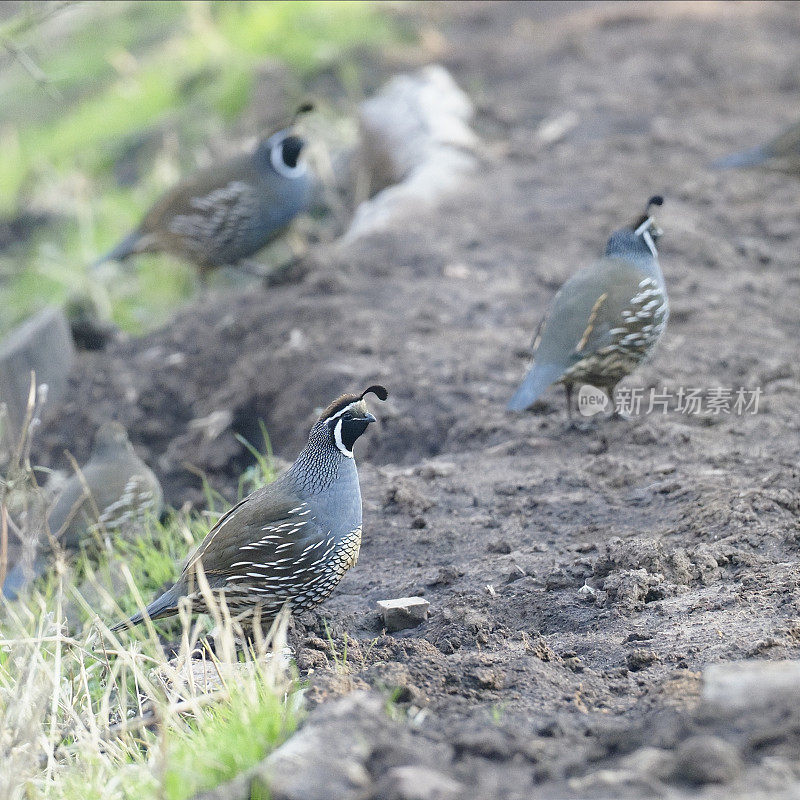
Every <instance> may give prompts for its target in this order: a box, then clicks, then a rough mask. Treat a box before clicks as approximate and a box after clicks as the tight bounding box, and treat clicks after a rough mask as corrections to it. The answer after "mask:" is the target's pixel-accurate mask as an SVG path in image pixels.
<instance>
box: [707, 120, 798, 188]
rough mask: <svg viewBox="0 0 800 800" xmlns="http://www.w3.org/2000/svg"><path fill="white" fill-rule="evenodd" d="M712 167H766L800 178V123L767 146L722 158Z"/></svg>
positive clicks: (763, 145)
mask: <svg viewBox="0 0 800 800" xmlns="http://www.w3.org/2000/svg"><path fill="white" fill-rule="evenodd" d="M712 166H714V167H716V168H717V169H731V168H733V167H764V168H766V169H774V170H778V171H779V172H787V173H788V174H789V175H795V176H800V122H797V123H795V124H794V125H792V126H791V127H790V128H787V129H786V130H785V131H783V133H781V134H779V135H778V136H776V137H775V138H774V139H772V140H771V141H769V142H767V143H766V144H762V145H759V146H758V147H751V148H750V149H749V150H743V151H742V152H740V153H733V154H732V155H729V156H725V157H724V158H720V159H718V160H717V161H715V162H714V163H713V165H712Z"/></svg>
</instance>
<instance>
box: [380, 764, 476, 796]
mask: <svg viewBox="0 0 800 800" xmlns="http://www.w3.org/2000/svg"><path fill="white" fill-rule="evenodd" d="M465 793H466V787H464V786H463V785H462V784H460V783H458V781H456V780H454V779H453V778H450V777H449V776H447V775H444V774H443V773H441V772H439V771H437V770H435V769H430V768H428V767H419V766H412V765H409V766H404V767H393V768H392V769H390V770H389V771H388V772H387V773H386V775H385V776H384V778H383V779H382V780H381V782H380V783H379V784H378V786H377V789H376V792H375V795H374V796H375V797H380V798H381V800H456V798H459V797H464V796H465Z"/></svg>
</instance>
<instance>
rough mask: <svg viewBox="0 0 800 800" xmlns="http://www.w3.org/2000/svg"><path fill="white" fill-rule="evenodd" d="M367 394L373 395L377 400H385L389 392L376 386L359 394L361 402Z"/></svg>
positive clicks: (383, 387) (382, 387)
mask: <svg viewBox="0 0 800 800" xmlns="http://www.w3.org/2000/svg"><path fill="white" fill-rule="evenodd" d="M368 394H374V395H375V396H376V397H377V398H378V400H386V398H387V397H389V392H387V391H386V387H385V386H379V385H378V384H375V386H370V387H369V388H368V389H364V391H363V392H361V399H362V400H363V399H364V398H365V397H366V396H367V395H368Z"/></svg>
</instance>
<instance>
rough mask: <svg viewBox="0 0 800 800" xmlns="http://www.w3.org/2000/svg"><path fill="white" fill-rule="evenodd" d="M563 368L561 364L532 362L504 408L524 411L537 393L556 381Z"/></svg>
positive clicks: (536, 396)
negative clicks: (528, 370)
mask: <svg viewBox="0 0 800 800" xmlns="http://www.w3.org/2000/svg"><path fill="white" fill-rule="evenodd" d="M564 371H565V368H564V367H563V366H561V364H534V365H533V366H532V367H531V370H530V372H529V373H528V374H527V375H526V376H525V380H524V381H522V383H521V384H520V386H519V389H517V391H516V392H515V393H514V396H513V397H512V398H511V399H510V400H509V401H508V405H507V406H506V408H507V409H508V410H509V411H524V410H525V409H526V408H530V407H531V406H532V405H533V404H534V403H535V402H536V399H537V398H538V397H539V395H540V394H541V393H542V392H543V391H544V390H545V389H546V388H547V387H548V386H549V385H550V384H551V383H554V382H555V381H557V380H558V379H559V378H560V377H561V376H562V375H563V374H564Z"/></svg>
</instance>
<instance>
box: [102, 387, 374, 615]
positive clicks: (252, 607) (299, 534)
mask: <svg viewBox="0 0 800 800" xmlns="http://www.w3.org/2000/svg"><path fill="white" fill-rule="evenodd" d="M368 394H375V395H376V396H377V397H378V398H380V399H381V400H386V398H387V397H388V393H387V391H386V389H384V388H383V386H370V387H369V388H368V389H366V390H365V391H364V392H362V393H361V394H360V395H358V394H345V395H342V396H341V397H339V398H338V399H337V400H334V401H333V402H332V403H331V404H330V405H329V406H328V408H326V409H325V411H323V412H322V415H321V416H320V417H319V419H318V420H317V422H316V423H315V424H314V427H313V428H312V429H311V433H310V435H309V437H308V443H307V444H306V447H305V449H304V450H303V451H302V452H301V453H300V455H299V456H298V457H297V460H296V461H295V462H294V464H292V466H291V467H290V468H289V469H288V470H287V471H286V472H284V473H283V474H282V475H281V476H280V477H278V478H277V479H276V480H275V481H274V482H273V483H271V484H268V485H267V486H265V487H263V488H261V489H259V490H258V491H256V492H253V494H251V495H249V496H248V497H246V498H245V499H244V500H242V501H241V502H240V503H239V504H238V505H235V506H234V507H233V508H232V509H231V510H230V511H228V512H227V513H226V514H224V515H223V516H222V517H221V518H220V519H219V521H218V522H217V523H216V525H214V527H213V528H212V529H211V530H210V531H209V532H208V534H207V535H206V537H205V539H204V540H203V541H202V543H201V544H200V546H199V547H198V548H197V550H196V551H195V553H194V554H193V555H192V556H191V558H190V559H189V561H188V562H187V564H186V566H185V567H184V569H183V571H182V573H181V575H180V577H179V578H178V580H177V581H176V582H175V584H174V585H173V586H172V587H171V588H170V589H168V590H167V591H166V592H164V594H162V595H161V596H160V597H158V598H156V599H155V600H154V601H153V602H152V603H150V605H149V606H148V607H147V610H146V613H147V615H148V616H149V617H150V619H159V618H160V617H167V616H171V615H173V614H176V613H177V612H178V604H179V601H180V600H181V598H188V599H189V601H190V602H191V606H192V610H193V611H194V612H196V613H202V612H204V611H208V607H207V602H206V597H205V595H204V593H203V592H202V590H201V586H200V584H199V581H198V573H199V571H200V569H202V574H203V575H204V576H205V579H206V580H207V581H208V587H209V589H210V590H211V591H212V593H213V594H214V595H216V596H217V597H218V598H219V597H220V596H221V597H223V598H224V601H225V604H226V606H227V608H228V609H229V611H230V612H231V614H232V615H233V616H235V617H237V618H241V619H245V618H248V617H249V618H250V619H251V620H252V619H254V618H257V619H258V621H259V623H260V624H262V625H263V624H269V623H270V622H271V621H272V620H273V619H274V618H275V617H276V616H277V614H278V612H279V611H280V610H281V609H282V608H283V607H284V605H287V604H288V606H289V607H290V608H291V609H293V610H295V611H297V610H302V609H308V608H312V607H313V606H316V605H317V604H318V603H321V602H322V601H323V600H325V599H326V598H327V597H328V596H329V595H330V594H331V592H332V591H333V590H334V588H335V587H336V586H337V585H338V583H339V581H341V579H342V577H343V576H344V574H345V572H347V570H348V569H350V568H351V567H352V566H354V565H355V563H356V560H357V559H358V552H359V548H360V546H361V489H360V487H359V482H358V471H357V470H356V464H355V461H354V459H353V445H354V444H355V442H356V440H357V439H358V437H359V436H361V434H362V433H364V431H365V430H366V429H367V426H368V425H369V424H370V423H371V422H374V421H375V417H374V416H373V415H372V414H370V412H369V411H368V410H367V404H366V401H365V399H364V398H365V397H366V395H368ZM143 619H144V613H143V612H139V613H137V614H134V615H133V616H132V617H131V618H130V620H125V621H123V622H120V623H118V624H117V625H115V626H114V627H113V628H112V630H117V629H119V628H122V627H124V626H126V625H135V624H137V623H139V622H141V621H142V620H143Z"/></svg>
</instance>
